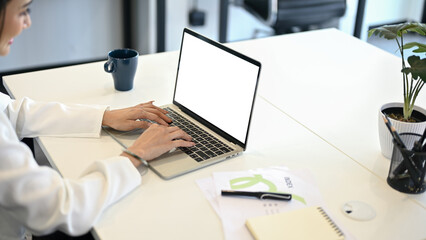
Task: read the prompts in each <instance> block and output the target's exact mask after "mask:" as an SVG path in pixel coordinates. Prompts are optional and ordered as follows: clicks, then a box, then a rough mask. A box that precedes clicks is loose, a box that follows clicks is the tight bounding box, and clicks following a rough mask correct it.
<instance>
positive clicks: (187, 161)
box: [114, 28, 261, 179]
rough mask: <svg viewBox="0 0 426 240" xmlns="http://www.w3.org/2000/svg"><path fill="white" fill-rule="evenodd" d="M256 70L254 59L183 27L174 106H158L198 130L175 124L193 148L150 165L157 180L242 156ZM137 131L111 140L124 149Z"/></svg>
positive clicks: (116, 134) (139, 131) (253, 93)
mask: <svg viewBox="0 0 426 240" xmlns="http://www.w3.org/2000/svg"><path fill="white" fill-rule="evenodd" d="M260 69H261V64H260V63H259V62H258V61H256V60H253V59H251V58H249V57H247V56H245V55H243V54H241V53H238V52H236V51H234V50H232V49H230V48H228V47H225V46H224V45H222V44H220V43H218V42H216V41H213V40H211V39H208V38H207V37H204V36H202V35H200V34H198V33H196V32H194V31H192V30H190V29H187V28H185V29H184V31H183V36H182V43H181V49H180V55H179V63H178V69H177V75H176V83H175V90H174V96H173V104H169V105H166V106H162V108H166V109H168V110H169V112H170V113H171V114H176V115H180V116H182V117H183V118H186V119H187V120H189V121H190V122H192V123H193V124H195V125H196V126H197V127H199V128H200V129H198V130H191V129H189V128H186V126H183V125H177V126H179V127H180V128H182V129H183V130H184V131H186V132H187V133H188V134H189V135H191V136H192V137H193V139H194V141H196V147H197V148H196V149H188V148H178V149H176V150H175V151H172V152H169V153H166V154H164V155H162V156H160V157H159V158H157V159H155V160H153V161H150V162H149V164H150V168H151V169H152V170H153V171H154V172H155V173H156V174H158V175H159V176H160V177H161V178H163V179H171V178H174V177H177V176H180V175H182V174H185V173H188V172H191V171H194V170H196V169H200V168H203V167H206V166H209V165H211V164H214V163H217V162H220V161H223V160H225V159H229V158H231V157H233V156H236V155H238V154H240V153H242V152H243V151H244V150H245V149H246V146H247V139H248V132H249V127H250V120H251V115H252V111H253V106H254V101H255V96H256V90H257V85H258V79H259V75H260ZM169 117H172V116H170V115H169ZM175 123H176V124H177V121H175V120H174V122H173V124H172V125H174V124H175ZM185 124H186V123H185ZM202 130H204V131H205V132H207V134H206V133H203V131H202ZM141 132H142V131H141V130H138V131H133V132H126V133H121V134H120V133H117V132H115V133H114V136H115V138H116V139H117V140H118V141H119V142H120V143H121V144H122V145H123V146H125V147H128V146H130V145H131V144H132V143H133V141H134V140H135V139H136V138H135V136H138V135H139V134H140V133H141ZM200 132H201V133H200ZM198 135H203V137H204V136H207V137H208V138H209V139H214V140H212V144H210V142H208V143H207V144H206V141H207V140H206V141H205V140H204V139H202V140H201V141H198V142H197V140H196V139H198V137H199V136H198ZM209 136H210V137H209ZM222 144H223V145H225V146H226V147H223V146H222ZM205 146H208V147H213V150H207V152H202V151H201V150H200V148H201V149H204V147H205ZM214 149H216V150H214ZM203 151H204V150H203ZM213 151H216V152H214V153H212V152H213ZM206 156H208V157H206Z"/></svg>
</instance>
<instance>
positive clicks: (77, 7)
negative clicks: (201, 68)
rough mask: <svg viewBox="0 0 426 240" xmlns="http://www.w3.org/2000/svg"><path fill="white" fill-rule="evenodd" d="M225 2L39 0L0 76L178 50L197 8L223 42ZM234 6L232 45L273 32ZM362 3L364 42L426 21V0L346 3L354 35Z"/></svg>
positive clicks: (206, 28) (344, 21) (205, 29)
mask: <svg viewBox="0 0 426 240" xmlns="http://www.w3.org/2000/svg"><path fill="white" fill-rule="evenodd" d="M220 2H221V0H159V1H157V0H91V1H85V0H55V1H49V0H37V1H34V3H33V4H32V6H31V17H32V20H33V25H32V27H31V28H30V29H28V30H25V31H24V32H23V33H22V35H21V36H19V37H18V38H17V39H15V42H14V44H13V46H12V51H11V53H10V55H8V56H7V57H2V58H0V73H3V74H4V73H7V72H14V71H22V70H26V69H35V68H40V67H49V66H56V65H63V64H72V63H78V62H85V61H93V60H100V59H105V58H106V54H107V52H108V51H109V50H111V49H114V48H121V47H132V48H136V49H137V50H138V51H139V52H140V53H141V54H148V53H155V52H158V51H172V50H178V49H179V44H180V37H181V33H182V28H183V27H191V26H190V24H189V20H188V15H189V12H190V11H191V10H192V9H194V8H197V9H198V10H200V11H203V12H204V13H205V23H204V25H203V26H196V27H194V26H192V27H191V28H192V29H194V30H196V31H198V32H200V33H202V34H205V35H207V36H209V37H210V38H213V39H216V40H219V30H220V29H219V19H220ZM229 2H230V4H229V6H228V19H227V26H228V27H227V34H226V35H227V37H226V41H227V42H232V41H238V40H245V39H251V38H253V37H263V36H269V35H271V34H273V31H272V30H271V28H269V27H268V26H265V25H264V24H262V23H261V22H260V21H259V20H258V19H256V18H255V17H254V16H253V15H251V14H249V13H248V12H247V11H246V10H244V9H243V8H241V7H239V6H236V5H235V4H232V2H235V1H229ZM359 4H364V11H363V14H361V16H360V17H361V20H362V21H361V25H360V26H359V31H360V34H359V35H360V36H359V37H360V38H361V39H362V40H364V41H367V40H368V39H367V30H368V28H369V27H371V26H377V25H381V24H388V23H396V22H401V21H406V20H411V21H422V20H424V18H425V17H424V9H425V0H365V1H363V0H347V9H346V12H345V15H344V16H343V17H342V18H340V20H339V22H338V28H339V29H340V30H341V31H343V32H345V33H348V34H351V35H353V34H354V31H355V26H356V18H357V11H358V8H359V6H358V5H359ZM159 9H163V10H162V11H161V10H160V11H159ZM159 18H162V20H161V19H160V20H159ZM159 22H160V24H162V25H163V28H164V29H163V34H162V35H159V34H158V29H159V28H158V27H159V26H158V23H159ZM255 31H256V32H257V34H255ZM160 38H162V42H161V41H160V40H161V39H160ZM159 45H161V46H159ZM3 74H2V75H3Z"/></svg>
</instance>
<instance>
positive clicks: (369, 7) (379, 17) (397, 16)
mask: <svg viewBox="0 0 426 240" xmlns="http://www.w3.org/2000/svg"><path fill="white" fill-rule="evenodd" d="M423 5H424V0H367V3H366V7H365V13H364V14H365V15H364V23H363V25H362V31H361V39H362V40H366V39H367V35H368V33H367V32H368V29H369V27H371V26H378V25H382V24H387V23H395V22H399V21H405V20H411V21H417V22H420V21H421V18H422V13H423Z"/></svg>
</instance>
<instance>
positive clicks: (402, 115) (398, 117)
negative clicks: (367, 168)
mask: <svg viewBox="0 0 426 240" xmlns="http://www.w3.org/2000/svg"><path fill="white" fill-rule="evenodd" d="M409 32H412V33H417V34H420V35H423V36H425V35H426V24H424V23H401V24H396V25H385V26H381V27H378V28H373V29H371V30H370V31H369V32H368V36H369V37H371V36H372V35H377V36H379V37H383V38H385V39H388V40H395V41H396V43H397V46H398V50H399V52H400V54H401V63H402V66H401V72H402V82H403V102H402V103H389V104H385V105H383V106H382V108H381V109H380V112H379V115H383V114H386V115H387V116H388V117H389V118H390V120H391V123H392V125H393V126H394V127H395V128H396V130H397V131H398V132H400V133H402V132H410V133H418V134H422V133H423V131H424V129H425V128H426V110H424V109H423V108H421V107H419V106H416V105H415V102H416V99H417V96H418V95H419V93H420V91H421V90H422V88H423V86H424V84H425V82H426V58H424V57H423V56H422V57H420V56H417V55H412V56H409V57H408V58H407V62H408V63H407V62H406V60H405V57H404V50H405V49H411V48H415V49H414V50H413V53H417V54H420V55H423V54H424V53H426V44H424V43H418V42H409V43H404V35H405V34H407V33H409ZM425 55H426V54H425ZM379 138H380V146H381V148H382V153H383V155H384V156H385V157H387V158H390V157H391V155H392V149H393V144H392V137H391V134H390V133H389V132H388V130H387V128H386V126H385V124H384V123H383V118H382V116H380V117H379Z"/></svg>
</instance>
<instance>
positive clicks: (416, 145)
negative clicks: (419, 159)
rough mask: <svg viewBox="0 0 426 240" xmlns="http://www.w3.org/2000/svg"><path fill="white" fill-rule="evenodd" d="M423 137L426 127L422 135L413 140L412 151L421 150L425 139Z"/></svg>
mask: <svg viewBox="0 0 426 240" xmlns="http://www.w3.org/2000/svg"><path fill="white" fill-rule="evenodd" d="M425 137H426V128H425V131H424V132H423V135H422V136H421V137H420V139H419V140H417V141H415V142H414V148H413V150H414V151H416V152H421V151H422V148H424V146H423V141H424V140H425Z"/></svg>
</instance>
